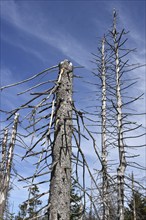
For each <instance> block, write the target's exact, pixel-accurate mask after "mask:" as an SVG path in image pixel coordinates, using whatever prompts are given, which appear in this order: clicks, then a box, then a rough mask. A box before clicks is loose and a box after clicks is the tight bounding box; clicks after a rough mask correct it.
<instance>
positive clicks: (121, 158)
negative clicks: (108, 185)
mask: <svg viewBox="0 0 146 220" xmlns="http://www.w3.org/2000/svg"><path fill="white" fill-rule="evenodd" d="M113 41H114V53H115V72H116V97H117V106H116V111H117V136H118V148H119V167H118V169H117V179H118V217H119V220H124V175H125V169H126V158H125V146H124V142H123V126H122V118H123V115H122V96H121V85H120V58H119V44H118V43H119V42H118V39H117V29H116V12H115V11H114V23H113Z"/></svg>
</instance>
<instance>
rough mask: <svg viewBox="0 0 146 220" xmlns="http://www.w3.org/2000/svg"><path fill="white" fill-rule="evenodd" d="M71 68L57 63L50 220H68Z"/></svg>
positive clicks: (70, 150)
mask: <svg viewBox="0 0 146 220" xmlns="http://www.w3.org/2000/svg"><path fill="white" fill-rule="evenodd" d="M72 77H73V66H72V64H71V63H70V62H69V61H67V60H64V61H63V62H61V63H60V70H59V77H58V82H57V83H58V87H57V91H56V112H55V132H54V143H53V149H52V172H51V183H50V196H49V210H48V211H49V213H48V218H49V220H69V219H70V190H71V152H72Z"/></svg>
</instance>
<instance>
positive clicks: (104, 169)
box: [101, 37, 109, 220]
mask: <svg viewBox="0 0 146 220" xmlns="http://www.w3.org/2000/svg"><path fill="white" fill-rule="evenodd" d="M101 53H102V63H101V66H102V70H101V80H102V107H101V109H102V110H101V111H102V112H101V120H102V122H101V123H102V125H101V129H102V134H101V135H102V137H101V141H102V143H101V145H102V187H103V189H102V190H103V193H102V199H103V220H108V219H109V204H108V176H107V147H106V67H105V66H106V64H105V37H103V40H102V50H101Z"/></svg>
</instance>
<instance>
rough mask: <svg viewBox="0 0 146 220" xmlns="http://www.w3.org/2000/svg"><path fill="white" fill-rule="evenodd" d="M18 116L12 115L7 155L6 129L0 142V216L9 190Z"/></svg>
mask: <svg viewBox="0 0 146 220" xmlns="http://www.w3.org/2000/svg"><path fill="white" fill-rule="evenodd" d="M18 118H19V114H18V113H16V114H15V117H14V124H13V128H12V135H11V140H10V144H9V149H8V155H6V154H7V152H6V145H7V135H8V134H7V130H6V131H5V134H4V139H3V144H2V148H3V153H2V159H3V160H4V161H2V162H3V166H4V167H3V168H5V170H4V171H3V179H2V182H1V184H2V185H1V189H0V216H2V217H3V215H4V211H5V206H6V201H7V196H8V191H9V184H10V174H11V167H12V160H13V152H14V146H15V141H16V134H17V125H18Z"/></svg>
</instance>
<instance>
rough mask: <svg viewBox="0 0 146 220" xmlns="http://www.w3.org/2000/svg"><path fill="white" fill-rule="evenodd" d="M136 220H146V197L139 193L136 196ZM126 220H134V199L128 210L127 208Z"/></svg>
mask: <svg viewBox="0 0 146 220" xmlns="http://www.w3.org/2000/svg"><path fill="white" fill-rule="evenodd" d="M134 199H135V209H136V220H145V219H146V197H143V196H142V194H141V193H139V192H138V191H136V192H135V194H134ZM125 220H133V198H132V199H131V201H130V203H129V204H128V208H125Z"/></svg>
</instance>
